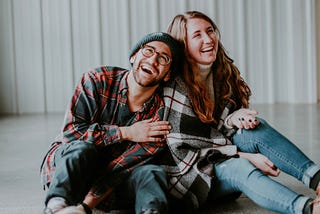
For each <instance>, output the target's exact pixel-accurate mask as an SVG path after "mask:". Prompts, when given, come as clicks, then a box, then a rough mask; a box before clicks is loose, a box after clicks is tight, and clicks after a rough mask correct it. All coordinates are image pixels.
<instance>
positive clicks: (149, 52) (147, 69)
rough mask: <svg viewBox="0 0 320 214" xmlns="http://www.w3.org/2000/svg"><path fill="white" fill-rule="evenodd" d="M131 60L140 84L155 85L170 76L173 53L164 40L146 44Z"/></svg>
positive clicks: (134, 74)
mask: <svg viewBox="0 0 320 214" xmlns="http://www.w3.org/2000/svg"><path fill="white" fill-rule="evenodd" d="M130 60H131V62H132V63H133V64H132V68H133V76H134V79H135V81H136V82H137V83H138V84H139V85H140V86H144V87H153V86H156V85H158V84H159V83H160V82H162V81H168V80H169V78H170V66H171V63H172V55H171V51H170V48H169V47H168V46H167V45H166V44H165V43H163V42H159V41H152V42H149V43H147V44H145V45H144V46H143V47H141V48H140V50H139V51H137V53H136V54H135V55H133V56H132V57H131V59H130ZM168 60H169V61H168ZM166 63H167V64H166Z"/></svg>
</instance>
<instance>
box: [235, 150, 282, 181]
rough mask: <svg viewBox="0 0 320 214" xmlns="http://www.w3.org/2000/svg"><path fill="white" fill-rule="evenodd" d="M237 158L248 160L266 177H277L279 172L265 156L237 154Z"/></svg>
mask: <svg viewBox="0 0 320 214" xmlns="http://www.w3.org/2000/svg"><path fill="white" fill-rule="evenodd" d="M238 154H239V156H240V157H242V158H245V159H247V160H249V161H250V162H251V163H252V164H253V165H254V166H255V167H256V168H258V169H260V171H261V172H263V173H264V174H266V175H271V176H275V177H277V176H278V175H279V174H280V170H279V169H278V168H277V167H276V166H275V165H274V164H273V162H272V161H270V160H269V158H267V157H266V156H264V155H262V154H260V153H244V152H238Z"/></svg>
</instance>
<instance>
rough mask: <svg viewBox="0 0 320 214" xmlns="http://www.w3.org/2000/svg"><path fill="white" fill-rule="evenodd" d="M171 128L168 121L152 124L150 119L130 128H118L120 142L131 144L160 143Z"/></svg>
mask: <svg viewBox="0 0 320 214" xmlns="http://www.w3.org/2000/svg"><path fill="white" fill-rule="evenodd" d="M170 129H171V126H170V125H169V122H168V121H156V122H152V119H148V120H143V121H138V122H136V123H134V124H132V125H131V126H125V127H120V131H121V135H122V140H129V141H133V142H141V143H146V142H161V141H162V140H163V139H164V138H165V136H166V135H167V134H169V131H170Z"/></svg>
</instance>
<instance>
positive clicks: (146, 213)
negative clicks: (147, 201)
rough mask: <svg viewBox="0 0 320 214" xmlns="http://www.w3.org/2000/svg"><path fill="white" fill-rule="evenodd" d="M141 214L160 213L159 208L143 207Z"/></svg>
mask: <svg viewBox="0 0 320 214" xmlns="http://www.w3.org/2000/svg"><path fill="white" fill-rule="evenodd" d="M141 214H160V213H159V211H158V210H154V209H142V211H141Z"/></svg>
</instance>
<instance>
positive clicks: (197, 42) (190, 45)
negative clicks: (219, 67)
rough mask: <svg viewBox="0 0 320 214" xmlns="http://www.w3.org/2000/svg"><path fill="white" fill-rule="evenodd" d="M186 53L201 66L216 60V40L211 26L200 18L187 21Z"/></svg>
mask: <svg viewBox="0 0 320 214" xmlns="http://www.w3.org/2000/svg"><path fill="white" fill-rule="evenodd" d="M187 51H188V52H189V54H190V56H191V57H192V58H193V59H194V60H195V61H196V62H197V63H198V64H202V65H210V64H212V63H213V62H214V61H215V60H216V56H217V51H218V38H217V37H216V34H215V32H214V28H213V26H212V25H211V24H210V23H209V22H207V21H205V20H204V19H201V18H192V19H188V21H187Z"/></svg>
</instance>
